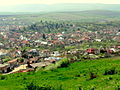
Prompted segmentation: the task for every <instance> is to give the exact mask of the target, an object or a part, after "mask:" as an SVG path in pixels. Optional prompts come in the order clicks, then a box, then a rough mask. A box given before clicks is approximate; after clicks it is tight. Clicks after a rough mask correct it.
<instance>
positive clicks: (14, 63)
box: [7, 59, 19, 69]
mask: <svg viewBox="0 0 120 90" xmlns="http://www.w3.org/2000/svg"><path fill="white" fill-rule="evenodd" d="M7 63H8V64H9V65H10V69H14V68H15V67H17V66H18V65H19V62H18V59H13V60H10V61H8V62H7Z"/></svg>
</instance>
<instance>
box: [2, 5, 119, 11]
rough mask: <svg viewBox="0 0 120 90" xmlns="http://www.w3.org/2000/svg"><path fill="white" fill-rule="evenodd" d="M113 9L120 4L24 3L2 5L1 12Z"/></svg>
mask: <svg viewBox="0 0 120 90" xmlns="http://www.w3.org/2000/svg"><path fill="white" fill-rule="evenodd" d="M94 9H96V10H112V11H120V4H87V3H83V4H80V3H74V4H73V3H72V4H71V3H65V4H52V5H45V4H24V5H16V6H6V7H3V6H0V12H56V11H58V12H59V11H85V10H94Z"/></svg>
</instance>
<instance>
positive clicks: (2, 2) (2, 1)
mask: <svg viewBox="0 0 120 90" xmlns="http://www.w3.org/2000/svg"><path fill="white" fill-rule="evenodd" d="M55 3H104V4H120V0H0V6H6V5H18V4H55Z"/></svg>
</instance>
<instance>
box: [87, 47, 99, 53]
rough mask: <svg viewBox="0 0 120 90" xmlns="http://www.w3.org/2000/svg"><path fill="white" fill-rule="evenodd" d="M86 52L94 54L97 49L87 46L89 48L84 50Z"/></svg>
mask: <svg viewBox="0 0 120 90" xmlns="http://www.w3.org/2000/svg"><path fill="white" fill-rule="evenodd" d="M86 52H87V53H88V54H96V53H97V49H95V48H89V49H87V50H86Z"/></svg>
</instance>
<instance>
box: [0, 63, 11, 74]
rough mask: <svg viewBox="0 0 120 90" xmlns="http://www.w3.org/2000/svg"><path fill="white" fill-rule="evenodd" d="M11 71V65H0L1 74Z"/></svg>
mask: <svg viewBox="0 0 120 90" xmlns="http://www.w3.org/2000/svg"><path fill="white" fill-rule="evenodd" d="M9 71H10V66H9V64H0V73H7V72H9Z"/></svg>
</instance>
